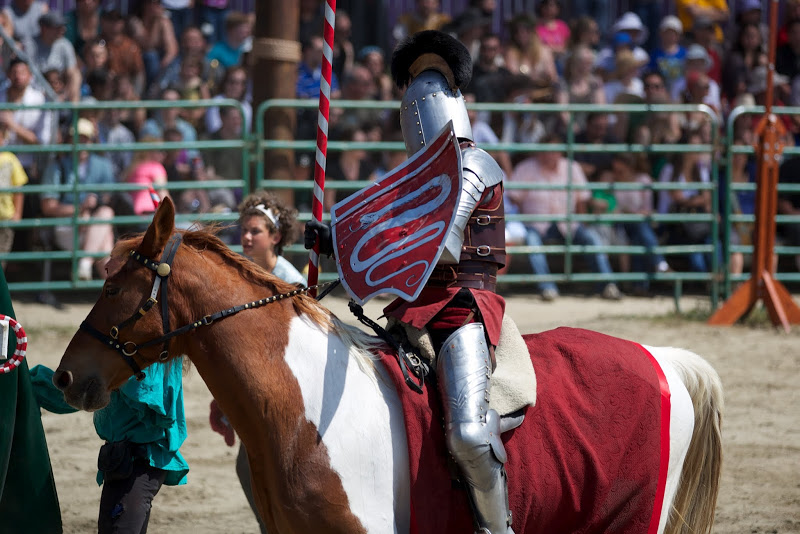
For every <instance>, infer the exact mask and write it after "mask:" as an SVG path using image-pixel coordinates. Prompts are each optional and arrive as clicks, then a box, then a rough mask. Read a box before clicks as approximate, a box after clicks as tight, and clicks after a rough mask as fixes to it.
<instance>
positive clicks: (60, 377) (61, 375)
mask: <svg viewBox="0 0 800 534" xmlns="http://www.w3.org/2000/svg"><path fill="white" fill-rule="evenodd" d="M53 382H54V383H55V385H56V387H57V388H58V389H60V390H62V391H63V390H65V389H67V388H68V387H70V386H71V385H72V372H70V371H58V373H56V375H55V376H54V377H53Z"/></svg>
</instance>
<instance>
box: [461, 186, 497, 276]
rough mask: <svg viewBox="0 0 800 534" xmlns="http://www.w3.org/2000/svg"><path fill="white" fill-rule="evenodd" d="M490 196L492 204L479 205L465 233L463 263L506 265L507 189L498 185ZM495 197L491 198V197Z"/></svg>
mask: <svg viewBox="0 0 800 534" xmlns="http://www.w3.org/2000/svg"><path fill="white" fill-rule="evenodd" d="M488 191H489V192H487V193H486V197H485V198H488V200H486V201H484V203H481V204H478V206H477V207H476V208H475V210H474V211H473V212H472V216H470V218H469V221H468V223H467V227H466V228H465V229H464V243H463V244H462V246H461V261H459V266H460V265H462V264H463V263H464V262H465V261H476V262H480V263H482V264H483V265H486V264H487V263H493V264H496V265H498V266H503V265H505V263H506V226H505V211H504V209H503V185H502V184H497V185H495V186H494V187H492V188H491V189H489V190H488ZM490 194H491V198H489V196H488V195H490Z"/></svg>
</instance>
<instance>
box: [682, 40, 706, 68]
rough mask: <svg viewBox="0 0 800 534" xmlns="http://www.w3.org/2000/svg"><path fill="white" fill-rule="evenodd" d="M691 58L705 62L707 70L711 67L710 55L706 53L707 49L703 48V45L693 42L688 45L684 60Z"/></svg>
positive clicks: (690, 59)
mask: <svg viewBox="0 0 800 534" xmlns="http://www.w3.org/2000/svg"><path fill="white" fill-rule="evenodd" d="M693 60H700V61H703V62H705V68H706V70H709V69H710V68H711V67H712V62H711V57H710V56H709V55H708V51H707V50H706V49H705V47H703V45H699V44H697V43H695V44H693V45H691V46H689V49H688V50H687V51H686V61H693Z"/></svg>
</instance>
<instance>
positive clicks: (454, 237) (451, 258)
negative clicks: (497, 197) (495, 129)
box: [439, 146, 503, 265]
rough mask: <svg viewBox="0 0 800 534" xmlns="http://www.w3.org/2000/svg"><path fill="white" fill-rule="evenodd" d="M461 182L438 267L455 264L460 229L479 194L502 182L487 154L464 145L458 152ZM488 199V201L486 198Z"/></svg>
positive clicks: (456, 261) (493, 161)
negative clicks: (459, 152) (453, 215)
mask: <svg viewBox="0 0 800 534" xmlns="http://www.w3.org/2000/svg"><path fill="white" fill-rule="evenodd" d="M461 162H462V169H463V173H462V174H463V182H462V186H461V194H460V195H459V197H458V206H456V219H455V221H454V222H453V226H452V227H451V228H450V233H449V234H448V236H447V240H446V241H445V245H444V251H442V255H441V257H440V258H439V264H440V265H441V264H456V263H458V262H459V259H460V257H461V246H462V245H463V244H464V230H465V229H466V227H467V222H468V221H469V218H470V216H471V215H472V212H473V211H474V210H475V207H476V206H477V205H478V203H479V202H480V201H481V198H482V197H483V193H484V191H485V190H486V189H487V188H491V187H492V186H495V185H497V184H499V183H500V182H502V181H503V171H502V170H501V169H500V166H499V165H498V164H497V162H496V161H495V160H494V158H493V157H492V156H490V155H489V153H488V152H486V151H484V150H481V149H480V148H475V147H474V146H467V147H465V148H462V149H461ZM487 200H488V199H487Z"/></svg>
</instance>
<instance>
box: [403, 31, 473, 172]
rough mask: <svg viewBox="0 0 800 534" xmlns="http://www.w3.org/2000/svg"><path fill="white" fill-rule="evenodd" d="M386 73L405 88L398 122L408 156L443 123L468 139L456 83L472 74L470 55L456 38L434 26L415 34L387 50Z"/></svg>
mask: <svg viewBox="0 0 800 534" xmlns="http://www.w3.org/2000/svg"><path fill="white" fill-rule="evenodd" d="M391 67H392V76H393V78H394V81H395V83H396V84H397V86H398V87H399V88H401V89H402V88H405V89H406V90H405V94H404V96H403V101H402V104H401V107H400V127H401V129H402V131H403V139H404V140H405V144H406V152H407V153H408V155H409V156H411V155H413V154H415V153H416V152H417V151H419V150H420V149H421V148H423V147H424V146H425V145H426V144H427V143H429V142H431V141H433V140H434V139H435V138H436V135H437V134H438V133H439V132H441V131H442V128H444V127H445V126H446V125H447V123H448V122H450V121H452V122H453V129H454V130H455V133H456V136H457V137H459V138H461V139H468V140H472V126H471V125H470V122H469V116H468V115H467V106H466V104H465V102H464V97H463V95H462V94H461V90H460V87H464V86H466V84H468V83H469V80H470V78H471V76H472V57H471V56H470V54H469V51H468V50H467V47H466V46H464V45H463V44H462V43H461V42H460V41H459V40H457V39H455V38H454V37H452V36H450V35H448V34H446V33H444V32H440V31H436V30H427V31H423V32H419V33H415V34H414V35H412V36H411V37H409V38H407V39H405V40H404V41H403V42H401V43H400V44H398V45H397V48H395V50H394V52H393V53H392V64H391Z"/></svg>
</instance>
